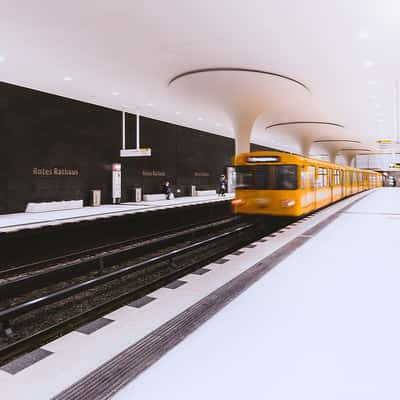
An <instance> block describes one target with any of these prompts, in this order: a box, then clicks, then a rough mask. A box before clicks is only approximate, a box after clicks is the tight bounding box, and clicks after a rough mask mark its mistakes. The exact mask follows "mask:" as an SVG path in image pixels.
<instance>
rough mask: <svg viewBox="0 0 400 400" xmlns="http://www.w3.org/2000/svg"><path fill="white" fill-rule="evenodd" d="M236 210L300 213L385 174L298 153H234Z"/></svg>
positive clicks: (369, 185)
mask: <svg viewBox="0 0 400 400" xmlns="http://www.w3.org/2000/svg"><path fill="white" fill-rule="evenodd" d="M234 165H235V181H236V184H235V187H236V189H235V191H236V198H235V200H233V201H232V205H233V208H234V212H235V213H237V214H261V215H269V216H280V217H299V216H302V215H305V214H308V213H310V212H312V211H314V210H317V209H319V208H321V207H324V206H327V205H328V204H330V203H333V202H336V201H338V200H341V199H343V198H345V197H347V196H350V195H352V194H355V193H359V192H361V191H364V190H368V189H372V188H375V187H378V186H382V175H381V174H380V173H378V172H375V171H370V170H361V169H357V168H351V167H347V166H344V165H338V164H332V163H328V162H325V161H320V160H315V159H311V158H306V157H302V156H299V155H295V154H289V153H281V152H271V151H258V152H251V153H243V154H240V155H238V156H236V157H235V159H234Z"/></svg>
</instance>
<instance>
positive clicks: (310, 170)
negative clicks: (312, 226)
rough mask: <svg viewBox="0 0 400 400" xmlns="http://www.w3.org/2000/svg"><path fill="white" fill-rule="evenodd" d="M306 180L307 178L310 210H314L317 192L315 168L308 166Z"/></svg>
mask: <svg viewBox="0 0 400 400" xmlns="http://www.w3.org/2000/svg"><path fill="white" fill-rule="evenodd" d="M308 178H309V189H308V193H309V196H310V200H311V204H312V209H313V210H315V208H316V207H317V190H316V187H315V167H313V166H312V165H309V166H308Z"/></svg>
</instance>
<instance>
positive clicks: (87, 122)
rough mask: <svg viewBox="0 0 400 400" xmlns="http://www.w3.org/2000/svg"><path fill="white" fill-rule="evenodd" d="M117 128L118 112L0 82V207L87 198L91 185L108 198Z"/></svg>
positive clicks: (2, 209)
mask: <svg viewBox="0 0 400 400" xmlns="http://www.w3.org/2000/svg"><path fill="white" fill-rule="evenodd" d="M120 130H121V116H120V113H118V112H117V111H114V110H110V109H106V108H102V107H98V106H95V105H91V104H87V103H83V102H79V101H73V100H70V99H66V98H63V97H59V96H54V95H50V94H46V93H42V92H38V91H34V90H30V89H26V88H21V87H17V86H13V85H9V84H5V83H0V141H1V142H0V143H1V145H0V146H1V149H2V153H1V159H0V171H1V175H0V180H1V181H0V184H1V194H0V212H17V211H23V210H24V209H25V206H26V203H27V202H28V201H33V202H40V201H53V200H73V199H84V200H86V201H87V200H88V196H89V190H90V189H94V188H98V189H101V190H103V192H104V195H105V199H106V200H107V199H109V197H110V190H111V184H110V169H111V164H112V162H113V161H116V160H118V155H119V154H118V153H119V146H120V144H119V142H120V135H119V132H120ZM35 168H37V169H38V170H39V173H40V172H41V171H42V170H43V169H44V170H45V173H47V175H35V173H34V169H35ZM54 168H57V170H59V171H60V170H61V173H60V174H54V173H53V172H54ZM64 169H66V170H68V171H67V172H69V173H74V174H75V175H65V174H63V173H65V171H63V170H64ZM50 173H51V174H50ZM56 173H57V172H56Z"/></svg>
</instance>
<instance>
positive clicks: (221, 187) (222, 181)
mask: <svg viewBox="0 0 400 400" xmlns="http://www.w3.org/2000/svg"><path fill="white" fill-rule="evenodd" d="M226 187H227V182H226V178H225V175H224V174H222V175H221V176H220V177H219V190H218V195H219V196H225V193H226Z"/></svg>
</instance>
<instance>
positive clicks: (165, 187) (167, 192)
mask: <svg viewBox="0 0 400 400" xmlns="http://www.w3.org/2000/svg"><path fill="white" fill-rule="evenodd" d="M162 192H163V193H164V194H165V195H166V196H167V200H171V194H172V190H171V187H170V186H169V182H168V181H166V182H165V183H164V185H163V187H162Z"/></svg>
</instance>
